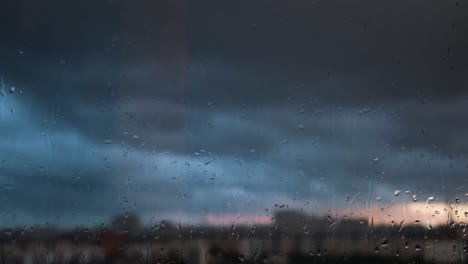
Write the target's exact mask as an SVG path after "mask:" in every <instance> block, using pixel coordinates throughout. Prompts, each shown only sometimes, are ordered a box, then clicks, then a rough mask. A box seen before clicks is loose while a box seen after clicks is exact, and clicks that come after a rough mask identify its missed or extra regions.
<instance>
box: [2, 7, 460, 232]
mask: <svg viewBox="0 0 468 264" xmlns="http://www.w3.org/2000/svg"><path fill="white" fill-rule="evenodd" d="M4 7H5V8H4V10H7V11H8V12H6V11H3V12H5V14H3V15H2V16H0V19H1V21H0V22H1V23H0V25H1V26H0V30H1V33H2V34H1V35H2V37H4V40H2V43H0V55H1V56H2V60H0V75H2V76H3V77H4V79H5V87H0V89H2V88H4V89H3V90H2V91H0V92H1V94H0V100H1V101H0V122H1V126H0V133H1V134H2V137H1V139H0V147H1V149H2V152H1V156H0V158H2V159H3V160H4V162H3V163H2V165H1V167H0V176H1V177H0V180H1V185H2V187H3V189H4V190H5V192H4V193H2V196H1V197H2V198H1V200H2V201H3V202H4V207H3V209H5V210H4V218H5V219H8V221H6V222H5V223H11V224H14V223H16V222H15V220H14V219H13V220H12V219H11V218H10V217H11V214H17V215H18V216H24V220H22V221H23V222H25V223H34V221H35V220H36V221H50V219H52V218H54V217H56V216H57V215H59V216H61V217H62V219H63V220H60V221H58V220H55V221H58V222H57V224H61V225H67V224H68V225H73V224H76V223H90V222H93V221H94V222H96V221H104V220H106V217H109V216H111V215H114V214H117V213H123V212H127V211H132V212H137V213H140V214H141V215H143V216H144V217H148V218H149V217H156V218H161V217H165V216H171V217H173V218H174V217H175V218H177V217H179V218H180V217H181V216H184V217H192V218H193V219H194V221H197V220H200V219H201V218H203V214H205V213H214V214H222V213H226V214H229V213H245V214H250V213H253V214H255V213H259V212H264V209H265V208H269V207H273V205H274V204H289V205H291V206H297V207H299V206H304V204H306V203H307V202H310V204H311V208H306V209H309V210H312V208H314V209H320V210H316V212H320V211H326V208H340V207H346V206H348V202H346V201H345V197H346V196H350V197H354V196H356V197H357V198H356V202H355V206H357V207H359V206H363V205H364V204H366V203H369V201H375V197H376V196H380V197H381V198H382V203H392V202H394V200H395V197H394V195H393V191H394V190H395V189H401V190H406V189H408V190H410V191H411V193H418V194H420V195H422V196H423V197H424V196H429V195H436V197H438V198H440V199H441V201H444V199H449V198H451V197H453V196H456V195H460V194H463V193H464V192H465V185H466V183H465V179H464V178H465V177H464V175H465V174H466V171H467V168H466V166H465V164H466V162H467V155H468V153H467V152H468V148H467V146H466V144H465V141H466V140H464V135H466V133H467V132H468V131H467V129H468V127H466V125H465V123H466V122H465V121H466V120H467V118H468V117H467V116H466V114H465V112H466V111H464V109H466V103H467V101H466V99H465V98H466V97H465V95H464V93H463V88H464V87H465V86H466V85H467V82H468V80H467V79H466V77H465V76H466V72H467V70H468V67H467V63H466V62H465V60H464V59H463V58H465V57H466V55H467V54H466V50H465V49H464V47H465V46H467V45H468V43H467V42H468V38H467V32H468V28H467V26H466V25H468V21H466V19H467V18H466V15H465V14H466V13H468V12H467V10H466V9H467V7H468V5H465V4H464V3H459V2H455V1H444V2H436V1H413V2H411V3H409V2H403V1H397V2H395V1H393V2H391V3H390V2H388V1H364V2H360V3H353V2H343V1H334V0H332V1H315V2H313V1H307V2H306V1H304V2H302V1H299V2H294V3H292V2H287V3H286V2H284V1H268V2H266V1H254V2H252V1H249V2H236V3H221V2H219V1H202V2H197V3H195V2H193V3H191V2H190V3H188V2H169V1H168V2H164V1H133V2H126V1H107V2H104V1H103V2H100V3H85V2H82V1H74V2H70V3H67V4H65V3H63V2H59V1H46V2H41V3H39V2H36V1H34V2H32V1H7V2H6V3H5V5H4ZM26 7H27V8H26ZM10 11H11V12H10ZM11 86H15V87H16V90H15V91H14V92H12V93H10V91H9V89H10V87H11ZM31 190H32V191H31ZM406 198H407V199H406ZM405 199H406V200H407V201H411V197H402V196H401V197H399V200H398V201H406V200H405ZM39 216H40V217H39Z"/></svg>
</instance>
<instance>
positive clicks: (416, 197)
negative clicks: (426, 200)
mask: <svg viewBox="0 0 468 264" xmlns="http://www.w3.org/2000/svg"><path fill="white" fill-rule="evenodd" d="M412 197H413V202H417V201H418V200H419V198H418V196H417V195H416V194H413V196H412Z"/></svg>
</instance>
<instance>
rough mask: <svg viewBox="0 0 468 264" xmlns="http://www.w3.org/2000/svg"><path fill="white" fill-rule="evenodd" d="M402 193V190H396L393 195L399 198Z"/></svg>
mask: <svg viewBox="0 0 468 264" xmlns="http://www.w3.org/2000/svg"><path fill="white" fill-rule="evenodd" d="M400 193H401V191H400V190H395V191H394V192H393V195H395V196H398V195H400Z"/></svg>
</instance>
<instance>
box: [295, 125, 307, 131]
mask: <svg viewBox="0 0 468 264" xmlns="http://www.w3.org/2000/svg"><path fill="white" fill-rule="evenodd" d="M304 127H305V126H304V125H303V124H299V125H298V126H297V129H300V130H302V129H304Z"/></svg>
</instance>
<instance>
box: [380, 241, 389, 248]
mask: <svg viewBox="0 0 468 264" xmlns="http://www.w3.org/2000/svg"><path fill="white" fill-rule="evenodd" d="M381 246H382V247H388V240H386V239H384V241H382V244H381Z"/></svg>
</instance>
